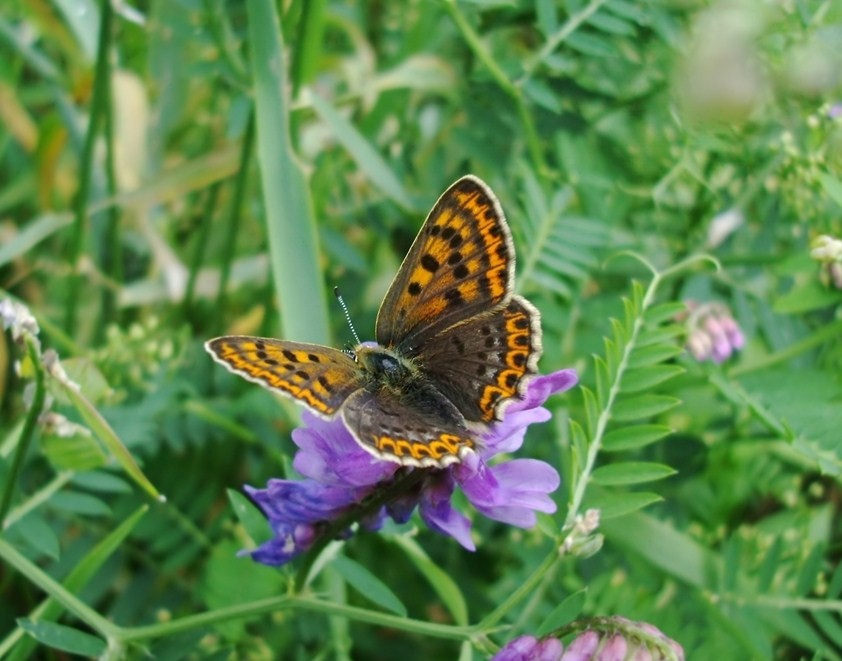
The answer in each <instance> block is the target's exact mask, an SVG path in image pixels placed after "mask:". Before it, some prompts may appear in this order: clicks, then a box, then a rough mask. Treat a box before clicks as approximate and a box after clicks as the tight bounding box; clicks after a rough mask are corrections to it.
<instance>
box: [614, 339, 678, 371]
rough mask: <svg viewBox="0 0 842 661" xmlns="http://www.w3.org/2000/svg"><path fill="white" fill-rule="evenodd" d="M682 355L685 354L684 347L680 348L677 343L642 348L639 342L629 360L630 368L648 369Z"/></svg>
mask: <svg viewBox="0 0 842 661" xmlns="http://www.w3.org/2000/svg"><path fill="white" fill-rule="evenodd" d="M682 353H684V347H680V346H678V344H676V343H669V344H662V343H658V344H653V345H651V346H646V347H643V348H641V347H640V343H639V342H638V344H637V346H636V347H635V349H634V351H633V352H632V355H631V357H630V358H629V362H628V366H629V367H630V368H633V369H634V368H638V367H648V366H650V365H656V364H657V363H663V362H664V361H665V360H669V359H670V358H675V357H676V356H678V355H679V354H682Z"/></svg>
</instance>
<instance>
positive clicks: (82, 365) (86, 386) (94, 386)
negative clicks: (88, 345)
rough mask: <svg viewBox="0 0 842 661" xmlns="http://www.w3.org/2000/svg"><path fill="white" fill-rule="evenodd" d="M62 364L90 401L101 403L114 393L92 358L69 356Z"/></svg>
mask: <svg viewBox="0 0 842 661" xmlns="http://www.w3.org/2000/svg"><path fill="white" fill-rule="evenodd" d="M61 366H62V367H63V368H64V371H65V373H66V374H67V376H68V377H69V378H70V380H71V381H73V382H74V383H76V384H77V385H78V386H79V387H80V388H81V389H82V393H83V394H84V395H85V397H86V398H87V399H88V400H89V401H91V402H93V403H95V404H96V403H100V402H102V400H104V399H105V398H107V397H110V396H111V395H112V390H111V386H109V385H108V382H107V381H106V380H105V377H104V376H103V375H102V372H100V371H99V367H97V366H96V364H95V363H94V362H93V361H92V360H91V359H90V358H84V357H79V358H67V359H64V360H62V361H61Z"/></svg>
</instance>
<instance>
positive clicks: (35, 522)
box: [12, 512, 60, 560]
mask: <svg viewBox="0 0 842 661" xmlns="http://www.w3.org/2000/svg"><path fill="white" fill-rule="evenodd" d="M12 529H13V530H14V531H15V532H17V533H18V534H19V535H20V536H21V537H23V538H24V539H25V540H26V542H27V544H29V545H30V546H32V548H34V549H35V550H36V551H39V552H40V553H43V554H44V555H46V556H47V557H49V558H53V559H54V560H55V559H58V557H59V553H60V546H59V541H58V536H57V535H56V534H55V532H54V531H53V529H52V528H51V527H50V526H49V524H48V523H47V522H46V521H44V519H43V517H41V515H40V514H38V513H37V512H30V513H29V514H27V515H26V516H25V517H23V518H22V519H21V520H20V521H18V522H17V523H15V524H14V526H12Z"/></svg>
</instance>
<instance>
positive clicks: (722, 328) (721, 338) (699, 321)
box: [684, 301, 745, 363]
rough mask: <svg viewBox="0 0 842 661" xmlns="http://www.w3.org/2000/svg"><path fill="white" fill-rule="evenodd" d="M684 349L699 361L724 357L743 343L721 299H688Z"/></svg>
mask: <svg viewBox="0 0 842 661" xmlns="http://www.w3.org/2000/svg"><path fill="white" fill-rule="evenodd" d="M687 310H688V314H687V315H686V318H685V320H684V322H685V324H686V325H687V350H688V351H689V352H690V354H691V355H692V356H693V358H695V359H696V360H698V361H699V362H702V361H705V360H712V361H713V362H715V363H722V362H724V361H726V360H727V359H728V358H730V357H731V355H732V354H733V353H734V352H735V351H739V350H740V349H742V348H743V345H744V344H745V337H744V336H743V332H742V330H740V327H739V325H738V324H737V322H736V321H735V320H734V317H732V316H731V311H730V310H729V309H728V306H727V305H725V304H724V303H718V302H715V301H713V302H709V303H697V302H695V301H688V302H687Z"/></svg>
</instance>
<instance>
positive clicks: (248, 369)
mask: <svg viewBox="0 0 842 661" xmlns="http://www.w3.org/2000/svg"><path fill="white" fill-rule="evenodd" d="M205 348H206V349H207V350H208V352H210V354H211V355H212V356H213V358H214V360H216V362H218V363H221V364H222V365H224V366H225V367H227V368H228V369H229V370H230V371H231V372H234V373H235V374H238V375H239V376H242V377H243V378H245V379H248V380H249V381H253V382H254V383H258V384H260V385H262V386H264V387H266V388H268V389H270V390H272V391H275V392H279V393H281V394H282V395H285V396H287V397H291V398H293V399H295V400H297V401H299V402H301V403H302V404H304V405H306V406H307V407H308V408H309V409H310V410H312V411H313V412H314V413H316V414H318V415H320V416H322V417H327V418H329V417H331V416H333V415H334V414H335V413H336V411H337V410H338V409H339V407H340V406H342V403H343V402H344V401H345V400H346V399H347V398H348V395H350V394H351V393H352V392H354V391H355V390H357V389H358V388H359V387H360V385H361V379H360V375H359V367H358V365H357V363H356V362H355V361H354V359H353V358H352V357H351V356H350V355H348V354H347V353H345V352H342V351H338V350H337V349H332V348H330V347H323V346H321V345H318V344H307V343H303V342H287V341H284V340H273V339H271V338H267V337H250V336H246V335H227V336H225V337H218V338H216V339H213V340H209V341H208V342H207V343H205Z"/></svg>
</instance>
